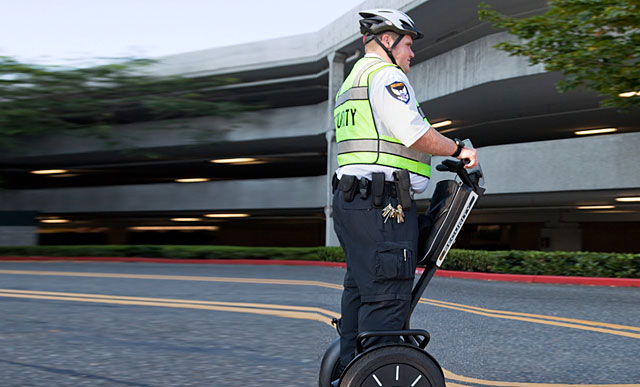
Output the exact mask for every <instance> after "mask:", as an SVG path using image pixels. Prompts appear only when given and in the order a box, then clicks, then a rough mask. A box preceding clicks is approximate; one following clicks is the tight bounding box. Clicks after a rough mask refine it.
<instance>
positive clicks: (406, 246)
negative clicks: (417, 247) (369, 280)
mask: <svg viewBox="0 0 640 387" xmlns="http://www.w3.org/2000/svg"><path fill="white" fill-rule="evenodd" d="M415 270H416V256H415V252H414V251H413V249H412V248H411V242H408V241H407V242H402V241H400V242H396V241H393V242H391V241H386V242H380V243H378V246H377V251H376V279H377V280H388V279H391V280H392V279H413V278H414V277H415Z"/></svg>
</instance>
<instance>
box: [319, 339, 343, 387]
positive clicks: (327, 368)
mask: <svg viewBox="0 0 640 387" xmlns="http://www.w3.org/2000/svg"><path fill="white" fill-rule="evenodd" d="M339 377H340V338H339V337H338V338H337V339H335V340H334V341H333V343H331V345H330V346H329V348H327V350H326V351H325V353H324V356H323V357H322V362H321V363H320V376H319V377H318V387H331V382H332V381H334V380H336V379H338V378H339Z"/></svg>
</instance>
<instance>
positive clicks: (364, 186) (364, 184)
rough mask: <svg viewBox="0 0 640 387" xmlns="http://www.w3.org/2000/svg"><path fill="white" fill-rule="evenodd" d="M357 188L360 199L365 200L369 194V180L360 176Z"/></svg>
mask: <svg viewBox="0 0 640 387" xmlns="http://www.w3.org/2000/svg"><path fill="white" fill-rule="evenodd" d="M358 188H359V190H360V199H362V200H365V199H366V198H367V197H368V196H369V180H367V179H366V178H364V177H363V178H360V180H359V181H358Z"/></svg>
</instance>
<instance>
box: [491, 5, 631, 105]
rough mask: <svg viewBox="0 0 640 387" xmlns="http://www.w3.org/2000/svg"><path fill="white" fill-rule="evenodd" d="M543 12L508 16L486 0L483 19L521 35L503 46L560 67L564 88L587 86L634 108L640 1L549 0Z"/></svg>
mask: <svg viewBox="0 0 640 387" xmlns="http://www.w3.org/2000/svg"><path fill="white" fill-rule="evenodd" d="M548 5H549V9H548V11H547V12H545V13H544V14H542V15H537V16H532V17H528V18H523V19H515V18H511V17H507V16H505V15H502V14H500V13H498V12H497V11H495V10H492V9H490V8H489V6H488V5H486V4H481V5H480V9H479V16H480V19H481V20H489V21H490V22H491V23H492V24H493V25H494V26H495V27H497V28H504V29H506V30H507V31H509V32H510V33H511V34H513V35H515V36H517V37H518V38H520V39H521V41H520V42H502V43H499V44H498V45H496V47H497V48H499V49H502V50H505V51H507V52H509V53H510V54H511V55H521V56H528V57H529V62H530V63H531V64H538V63H543V64H544V66H545V69H546V70H547V71H560V72H562V73H563V74H564V75H565V78H564V79H563V80H562V81H560V82H558V84H557V88H558V90H559V91H560V92H564V91H567V90H571V89H574V88H577V87H579V86H586V87H587V88H590V89H593V90H595V91H597V92H598V94H600V95H601V96H603V97H604V99H603V100H602V101H601V105H602V106H609V107H611V106H613V107H617V108H620V109H621V110H628V109H630V108H631V107H633V106H638V105H640V63H639V58H640V1H638V0H549V1H548Z"/></svg>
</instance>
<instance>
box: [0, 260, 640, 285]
mask: <svg viewBox="0 0 640 387" xmlns="http://www.w3.org/2000/svg"><path fill="white" fill-rule="evenodd" d="M1 261H76V262H146V263H175V264H218V265H289V266H322V267H339V268H345V267H346V264H345V263H342V262H322V261H294V260H291V261H286V260H263V259H171V258H137V257H0V262H1ZM422 271H423V269H422V268H418V269H417V270H416V272H417V273H422ZM435 276H436V277H449V278H463V279H474V280H484V281H507V282H527V283H544V284H565V285H591V286H620V287H640V278H598V277H569V276H566V277H565V276H551V275H525V274H495V273H475V272H466V271H452V270H438V271H436V273H435Z"/></svg>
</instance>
